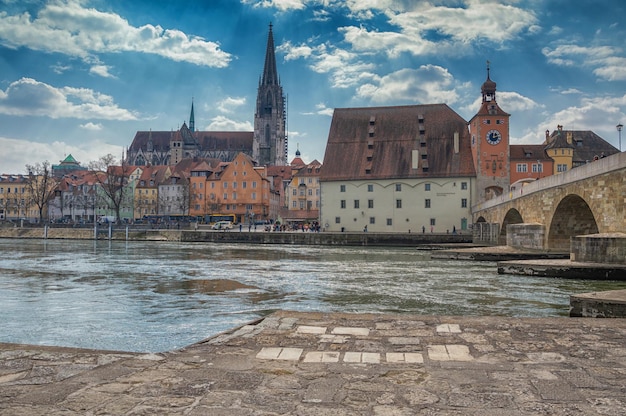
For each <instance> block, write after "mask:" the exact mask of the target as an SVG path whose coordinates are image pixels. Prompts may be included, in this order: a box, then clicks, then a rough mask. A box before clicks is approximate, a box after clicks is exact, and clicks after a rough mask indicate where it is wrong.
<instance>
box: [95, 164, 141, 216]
mask: <svg viewBox="0 0 626 416" xmlns="http://www.w3.org/2000/svg"><path fill="white" fill-rule="evenodd" d="M89 170H91V171H92V172H93V173H94V176H95V178H96V181H97V182H98V184H99V185H100V189H101V190H102V195H103V197H104V199H105V203H106V204H107V205H108V207H109V208H111V209H112V210H113V211H115V221H116V222H119V221H120V219H121V216H120V211H121V207H122V204H123V203H125V202H127V199H128V197H129V195H128V194H129V193H130V192H132V190H130V188H129V187H128V182H129V178H130V175H131V174H132V171H133V168H132V167H131V166H128V164H127V163H126V161H125V160H122V161H121V164H120V165H118V164H117V161H116V160H115V156H113V155H112V154H110V153H109V154H108V155H106V156H103V157H101V158H100V159H98V160H96V161H93V162H90V163H89ZM130 196H131V198H132V195H130Z"/></svg>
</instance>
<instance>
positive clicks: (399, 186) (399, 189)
mask: <svg viewBox="0 0 626 416" xmlns="http://www.w3.org/2000/svg"><path fill="white" fill-rule="evenodd" d="M400 191H402V184H401V183H397V184H396V192H400Z"/></svg>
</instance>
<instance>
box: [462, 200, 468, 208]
mask: <svg viewBox="0 0 626 416" xmlns="http://www.w3.org/2000/svg"><path fill="white" fill-rule="evenodd" d="M461 208H467V198H462V199H461Z"/></svg>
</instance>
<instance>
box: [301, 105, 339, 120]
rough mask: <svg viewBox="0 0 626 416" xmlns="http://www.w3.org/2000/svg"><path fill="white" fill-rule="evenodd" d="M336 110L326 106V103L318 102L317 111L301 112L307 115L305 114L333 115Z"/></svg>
mask: <svg viewBox="0 0 626 416" xmlns="http://www.w3.org/2000/svg"><path fill="white" fill-rule="evenodd" d="M334 112H335V109H334V108H328V107H326V104H324V103H318V104H315V111H311V112H305V113H301V114H302V115H305V116H311V115H321V116H329V117H332V116H333V113H334Z"/></svg>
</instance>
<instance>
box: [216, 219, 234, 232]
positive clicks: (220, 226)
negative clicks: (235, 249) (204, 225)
mask: <svg viewBox="0 0 626 416" xmlns="http://www.w3.org/2000/svg"><path fill="white" fill-rule="evenodd" d="M232 228H233V223H232V222H230V221H218V222H216V223H215V224H213V229H214V230H230V229H232Z"/></svg>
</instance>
